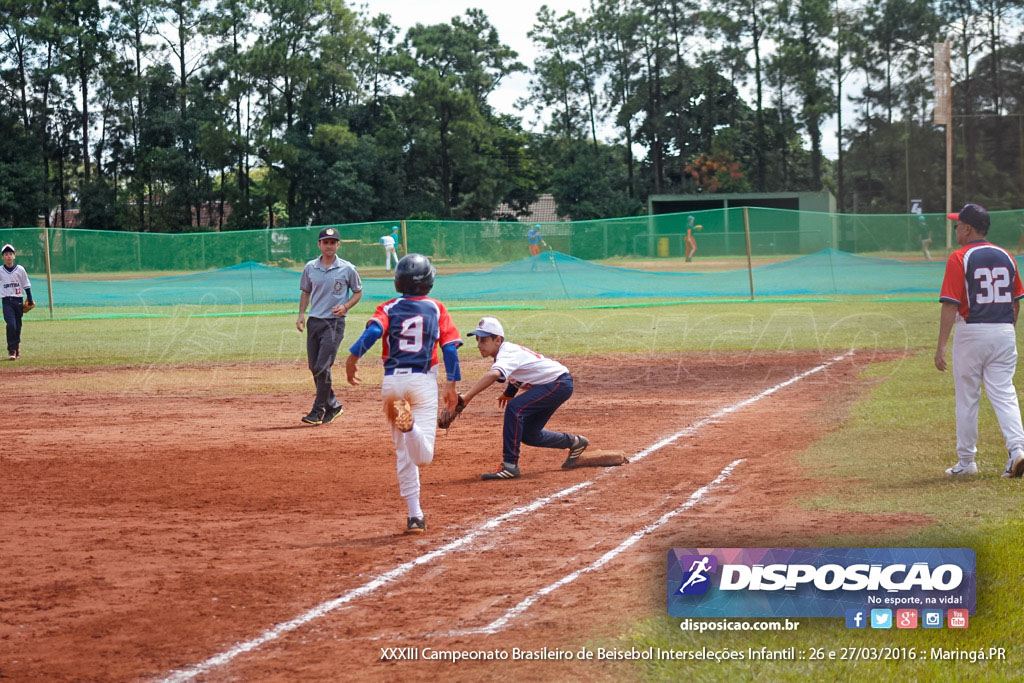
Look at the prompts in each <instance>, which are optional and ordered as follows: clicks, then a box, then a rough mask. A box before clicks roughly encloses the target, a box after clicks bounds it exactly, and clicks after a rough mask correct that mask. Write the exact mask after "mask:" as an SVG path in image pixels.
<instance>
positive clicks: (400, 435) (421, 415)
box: [381, 367, 437, 498]
mask: <svg viewBox="0 0 1024 683" xmlns="http://www.w3.org/2000/svg"><path fill="white" fill-rule="evenodd" d="M398 372H401V370H399V371H398ZM381 397H382V398H383V399H384V405H385V410H386V409H387V408H386V406H387V404H388V402H389V401H392V400H399V399H405V400H406V401H408V402H409V405H410V406H412V416H413V427H412V430H411V431H408V432H402V431H400V430H399V429H397V428H396V427H395V426H394V425H391V437H392V439H394V441H395V455H396V460H395V467H396V469H397V470H398V491H399V493H400V494H401V496H402V497H403V498H407V497H409V496H412V495H418V494H419V492H420V469H419V468H420V466H421V465H429V464H430V462H431V461H433V459H434V438H435V436H436V434H437V368H436V367H435V368H434V369H433V370H431V372H429V373H422V372H409V373H407V374H393V375H385V376H384V379H383V381H382V383H381Z"/></svg>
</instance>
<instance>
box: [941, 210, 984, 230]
mask: <svg viewBox="0 0 1024 683" xmlns="http://www.w3.org/2000/svg"><path fill="white" fill-rule="evenodd" d="M946 218H948V219H950V220H953V221H960V222H961V223H966V224H967V225H969V226H971V227H972V228H974V229H975V230H977V231H978V232H980V233H981V234H982V235H984V234H986V233H988V226H989V225H990V223H991V221H990V220H989V217H988V211H986V210H985V209H984V207H981V206H978V205H977V204H964V208H962V209H960V213H947V214H946Z"/></svg>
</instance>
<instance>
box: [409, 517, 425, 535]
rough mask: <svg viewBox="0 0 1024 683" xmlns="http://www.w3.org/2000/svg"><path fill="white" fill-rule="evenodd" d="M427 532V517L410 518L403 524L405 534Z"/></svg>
mask: <svg viewBox="0 0 1024 683" xmlns="http://www.w3.org/2000/svg"><path fill="white" fill-rule="evenodd" d="M426 530H427V516H426V515H423V516H422V517H410V518H409V521H407V522H406V523H405V533H407V534H422V533H423V532H425V531H426Z"/></svg>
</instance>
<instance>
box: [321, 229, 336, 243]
mask: <svg viewBox="0 0 1024 683" xmlns="http://www.w3.org/2000/svg"><path fill="white" fill-rule="evenodd" d="M340 239H341V236H340V235H338V229H337V228H324V229H323V230H321V231H320V237H319V238H318V239H317V241H318V242H319V241H320V240H340Z"/></svg>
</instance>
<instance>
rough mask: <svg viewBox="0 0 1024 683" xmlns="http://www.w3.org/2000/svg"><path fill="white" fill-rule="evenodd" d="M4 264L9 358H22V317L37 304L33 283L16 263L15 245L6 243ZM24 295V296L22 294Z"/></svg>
mask: <svg viewBox="0 0 1024 683" xmlns="http://www.w3.org/2000/svg"><path fill="white" fill-rule="evenodd" d="M3 258H4V265H3V268H2V269H0V286H2V288H3V300H4V322H5V323H7V358H8V360H17V359H18V358H21V317H22V315H24V314H25V310H26V308H27V309H29V310H31V309H32V307H33V306H35V305H36V304H35V302H34V301H32V283H31V282H29V280H28V273H26V272H25V268H24V267H22V266H16V265H14V258H15V251H14V246H13V245H11V244H5V245H4V248H3ZM22 295H24V297H23V296H22Z"/></svg>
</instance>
